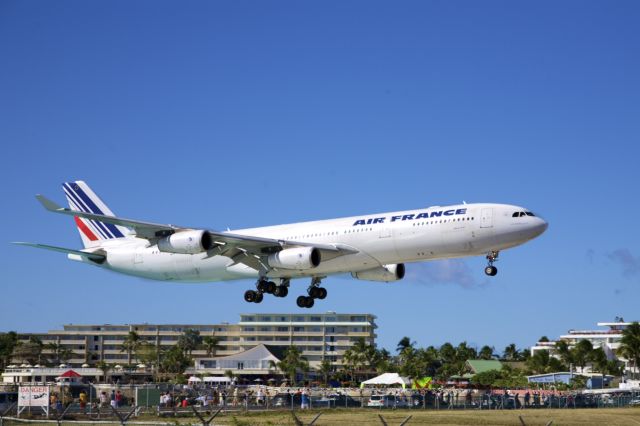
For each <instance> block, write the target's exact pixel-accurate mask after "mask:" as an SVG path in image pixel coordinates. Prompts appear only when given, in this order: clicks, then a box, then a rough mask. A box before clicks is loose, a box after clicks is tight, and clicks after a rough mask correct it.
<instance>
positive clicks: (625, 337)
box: [618, 321, 640, 378]
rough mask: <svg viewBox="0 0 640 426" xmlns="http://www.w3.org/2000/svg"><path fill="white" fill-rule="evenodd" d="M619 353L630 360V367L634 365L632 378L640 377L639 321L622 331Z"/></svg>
mask: <svg viewBox="0 0 640 426" xmlns="http://www.w3.org/2000/svg"><path fill="white" fill-rule="evenodd" d="M618 353H619V354H620V355H621V356H623V357H624V358H626V359H627V360H629V366H631V364H633V368H630V370H631V376H632V377H635V378H637V377H640V372H639V371H638V370H639V369H640V324H639V323H638V322H637V321H635V322H632V323H631V324H630V325H629V326H628V327H626V328H625V329H624V330H622V338H621V339H620V348H619V349H618Z"/></svg>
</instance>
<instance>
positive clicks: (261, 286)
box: [256, 280, 268, 293]
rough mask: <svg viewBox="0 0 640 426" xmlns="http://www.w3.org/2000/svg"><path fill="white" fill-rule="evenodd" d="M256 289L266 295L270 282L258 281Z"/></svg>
mask: <svg viewBox="0 0 640 426" xmlns="http://www.w3.org/2000/svg"><path fill="white" fill-rule="evenodd" d="M256 287H257V289H258V291H259V292H260V293H264V292H266V291H267V287H268V282H267V281H262V280H260V281H258V284H257V285H256Z"/></svg>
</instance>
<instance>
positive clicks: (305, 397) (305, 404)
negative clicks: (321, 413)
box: [300, 388, 310, 410]
mask: <svg viewBox="0 0 640 426" xmlns="http://www.w3.org/2000/svg"><path fill="white" fill-rule="evenodd" d="M309 402H310V401H309V391H308V390H307V388H304V389H303V390H302V394H301V395H300V408H301V409H303V410H305V409H308V408H309Z"/></svg>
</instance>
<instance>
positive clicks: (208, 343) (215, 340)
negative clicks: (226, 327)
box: [202, 336, 221, 357]
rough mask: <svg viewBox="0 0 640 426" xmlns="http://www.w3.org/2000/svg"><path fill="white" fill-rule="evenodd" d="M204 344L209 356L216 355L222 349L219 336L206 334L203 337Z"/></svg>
mask: <svg viewBox="0 0 640 426" xmlns="http://www.w3.org/2000/svg"><path fill="white" fill-rule="evenodd" d="M202 345H203V346H204V349H205V350H206V351H207V356H210V357H214V356H216V352H218V349H220V347H221V346H220V338H219V337H217V336H206V337H204V338H203V339H202Z"/></svg>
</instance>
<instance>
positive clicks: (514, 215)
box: [511, 212, 520, 217]
mask: <svg viewBox="0 0 640 426" xmlns="http://www.w3.org/2000/svg"><path fill="white" fill-rule="evenodd" d="M518 216H520V212H514V213H513V214H512V215H511V217H518Z"/></svg>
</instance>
